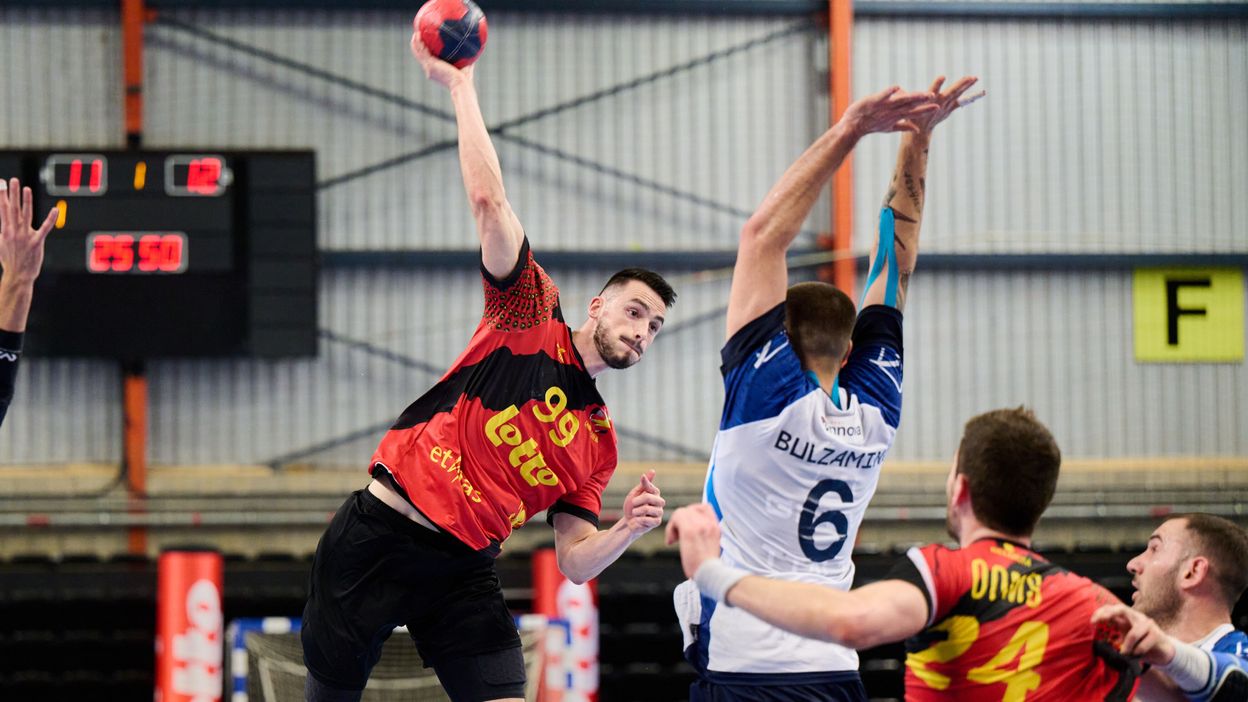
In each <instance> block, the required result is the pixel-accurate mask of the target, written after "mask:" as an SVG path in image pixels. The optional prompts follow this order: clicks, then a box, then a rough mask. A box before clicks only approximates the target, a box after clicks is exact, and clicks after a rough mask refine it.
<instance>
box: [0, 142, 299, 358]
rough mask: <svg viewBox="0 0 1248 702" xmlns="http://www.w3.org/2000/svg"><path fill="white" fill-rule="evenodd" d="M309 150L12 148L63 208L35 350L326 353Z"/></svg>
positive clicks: (43, 200) (14, 158) (30, 178)
mask: <svg viewBox="0 0 1248 702" xmlns="http://www.w3.org/2000/svg"><path fill="white" fill-rule="evenodd" d="M315 170H316V168H315V158H314V155H313V153H312V152H310V151H246V152H243V151H218V150H176V151H175V150H170V151H95V150H79V149H65V150H44V151H0V177H4V178H9V177H18V178H20V179H21V180H22V183H23V185H26V186H30V187H31V189H32V190H33V191H34V193H35V197H34V200H35V208H34V209H35V213H36V215H35V217H36V219H41V218H42V217H43V216H44V215H45V214H46V213H47V212H48V211H49V210H50V209H51V208H52V207H56V208H57V209H58V216H57V220H56V225H55V227H54V228H53V230H52V233H51V234H49V236H48V239H47V244H46V245H45V250H44V264H43V273H42V274H41V275H40V277H39V280H38V282H37V283H36V285H35V297H34V304H33V305H32V308H31V314H30V321H29V323H28V325H27V341H26V347H27V349H29V351H30V353H31V354H32V356H33V355H38V356H94V357H105V358H117V359H121V360H143V359H148V358H160V357H204V356H256V357H264V358H278V357H291V356H311V355H315V354H316V342H317V334H316V321H317V273H318V265H317V263H318V262H317V254H316V191H315V187H316V183H315Z"/></svg>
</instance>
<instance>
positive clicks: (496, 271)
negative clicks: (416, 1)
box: [411, 31, 524, 279]
mask: <svg viewBox="0 0 1248 702" xmlns="http://www.w3.org/2000/svg"><path fill="white" fill-rule="evenodd" d="M411 46H412V55H413V56H415V57H416V60H417V61H419V62H420V66H421V68H423V69H424V71H425V75H426V76H428V77H429V79H430V80H432V81H434V82H435V83H439V84H441V85H444V86H446V87H447V88H448V89H449V90H450V92H451V103H452V104H453V105H454V107H455V123H456V125H457V126H458V130H459V166H460V170H461V172H462V174H463V178H464V190H465V191H467V193H468V203H469V205H471V206H472V216H473V218H474V219H475V220H476V221H477V235H478V236H479V237H480V238H481V262H482V264H483V265H484V266H485V269H486V270H487V271H489V272H490V275H492V276H494V277H495V278H499V279H502V278H505V277H506V276H507V274H509V273H511V272H512V269H514V268H515V266H516V261H517V259H518V258H519V257H520V247H521V245H522V244H523V243H524V229H523V227H521V226H520V220H519V219H518V218H517V217H516V215H515V213H514V212H512V211H511V205H510V204H509V203H508V202H507V193H506V192H505V191H504V190H503V173H502V168H501V167H500V166H499V163H498V153H497V152H496V151H495V150H494V144H493V142H491V141H490V134H489V132H488V131H487V130H486V128H485V118H484V117H482V116H481V106H480V105H479V104H478V103H477V89H476V86H475V85H474V84H473V66H466V67H464V68H456V67H454V66H452V65H451V64H449V63H447V62H446V61H443V60H442V59H439V58H437V57H436V56H434V55H432V54H430V53H429V49H428V48H427V47H425V45H424V43H423V42H421V40H420V33H419V31H417V32H414V33H413V34H412V42H411Z"/></svg>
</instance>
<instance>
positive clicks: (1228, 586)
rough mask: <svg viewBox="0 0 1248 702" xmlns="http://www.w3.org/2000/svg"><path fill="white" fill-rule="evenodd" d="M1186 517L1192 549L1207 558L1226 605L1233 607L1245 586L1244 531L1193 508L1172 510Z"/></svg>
mask: <svg viewBox="0 0 1248 702" xmlns="http://www.w3.org/2000/svg"><path fill="white" fill-rule="evenodd" d="M1171 519H1186V520H1187V530H1188V531H1190V532H1191V533H1192V535H1193V536H1194V537H1195V539H1194V541H1195V544H1194V546H1195V547H1196V553H1194V554H1192V555H1200V556H1204V557H1205V558H1208V559H1209V566H1210V569H1211V571H1212V572H1213V579H1214V582H1216V583H1217V584H1218V589H1220V590H1221V591H1222V598H1223V599H1224V600H1225V601H1226V607H1227V609H1232V610H1233V609H1235V603H1236V602H1238V601H1239V597H1240V595H1242V594H1244V590H1246V589H1248V532H1245V531H1244V530H1243V528H1242V527H1240V526H1239V525H1237V524H1236V523H1235V522H1232V521H1230V520H1229V519H1223V518H1222V517H1215V516H1214V515H1212V514H1204V513H1199V512H1194V513H1192V514H1176V515H1174V516H1173V517H1170V519H1167V520H1166V521H1170V520H1171Z"/></svg>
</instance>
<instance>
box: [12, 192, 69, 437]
mask: <svg viewBox="0 0 1248 702" xmlns="http://www.w3.org/2000/svg"><path fill="white" fill-rule="evenodd" d="M33 200H34V198H33V195H32V193H31V191H30V188H22V184H21V183H20V182H18V180H17V179H16V178H14V179H12V180H10V181H9V182H8V183H5V182H3V181H0V269H2V270H3V277H0V423H2V422H4V415H5V413H6V412H7V411H8V407H9V401H10V400H12V399H13V381H14V378H15V377H16V375H17V359H18V357H19V356H20V355H21V350H22V332H24V331H26V317H27V316H28V315H29V314H30V302H31V298H33V297H34V290H35V279H36V278H38V277H39V271H40V269H42V268H43V242H44V241H45V240H47V238H48V232H50V231H52V225H53V224H54V223H55V222H56V215H57V211H56V209H55V208H53V209H52V211H51V212H49V213H48V216H47V217H45V218H44V220H43V223H42V224H41V225H39V228H38V229H35V228H34V227H33V226H31V218H32V215H33V213H34V205H33Z"/></svg>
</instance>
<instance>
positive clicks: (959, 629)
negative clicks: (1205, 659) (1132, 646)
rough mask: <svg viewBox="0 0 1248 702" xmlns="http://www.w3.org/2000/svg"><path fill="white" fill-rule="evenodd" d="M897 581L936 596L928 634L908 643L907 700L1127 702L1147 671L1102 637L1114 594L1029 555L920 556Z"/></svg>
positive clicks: (949, 552)
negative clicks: (1099, 619)
mask: <svg viewBox="0 0 1248 702" xmlns="http://www.w3.org/2000/svg"><path fill="white" fill-rule="evenodd" d="M907 555H908V556H909V560H908V561H904V562H902V563H901V564H900V565H899V566H898V567H897V568H896V569H895V570H894V572H893V574H892V575H891V576H890V577H897V578H900V579H904V580H907V581H910V582H913V583H914V584H915V585H917V586H918V587H919V588H920V589H921V590H922V591H923V592H924V594H925V595H926V596H927V601H928V624H927V628H925V629H924V630H923V631H921V632H919V633H918V634H916V635H915V636H913V637H911V638H910V639H909V640H908V641H906V699H907V700H916V701H919V702H926V701H928V700H959V702H989V700H991V701H992V702H1002V701H1004V702H1022V701H1023V700H1026V701H1027V702H1035V701H1039V700H1061V701H1062V702H1075V701H1080V702H1081V701H1085V700H1087V701H1091V700H1096V701H1098V702H1099V701H1101V700H1111V701H1112V700H1127V699H1130V697H1131V695H1132V694H1133V693H1134V691H1135V687H1136V683H1137V680H1136V678H1137V677H1138V674H1139V668H1138V665H1131V664H1129V663H1128V662H1127V661H1126V659H1124V658H1123V657H1122V656H1121V655H1119V654H1118V653H1117V651H1116V649H1115V648H1114V647H1113V645H1112V644H1110V643H1109V642H1108V641H1106V640H1105V639H1106V635H1104V634H1101V633H1098V631H1097V629H1096V627H1095V626H1093V624H1092V622H1091V618H1092V613H1093V612H1094V611H1096V608H1097V607H1100V606H1101V605H1103V604H1111V603H1115V602H1118V599H1117V598H1115V597H1114V596H1113V595H1112V594H1111V593H1110V592H1109V591H1108V590H1106V589H1105V588H1103V587H1101V586H1100V585H1097V584H1096V583H1094V582H1092V581H1091V580H1088V579H1087V578H1085V577H1082V576H1080V575H1076V574H1074V573H1072V572H1070V571H1068V570H1066V569H1064V568H1061V567H1060V566H1057V565H1054V564H1052V563H1050V562H1048V561H1046V560H1045V559H1044V558H1043V557H1042V556H1039V555H1037V554H1036V553H1035V552H1033V551H1031V550H1030V549H1027V548H1025V547H1023V546H1021V545H1017V544H1013V543H1010V542H1008V541H1002V540H998V539H981V540H979V541H976V542H975V543H973V544H971V545H969V546H967V547H966V548H961V549H949V548H945V547H943V546H938V545H930V546H925V547H923V548H912V549H910V551H909V553H908V554H907Z"/></svg>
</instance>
